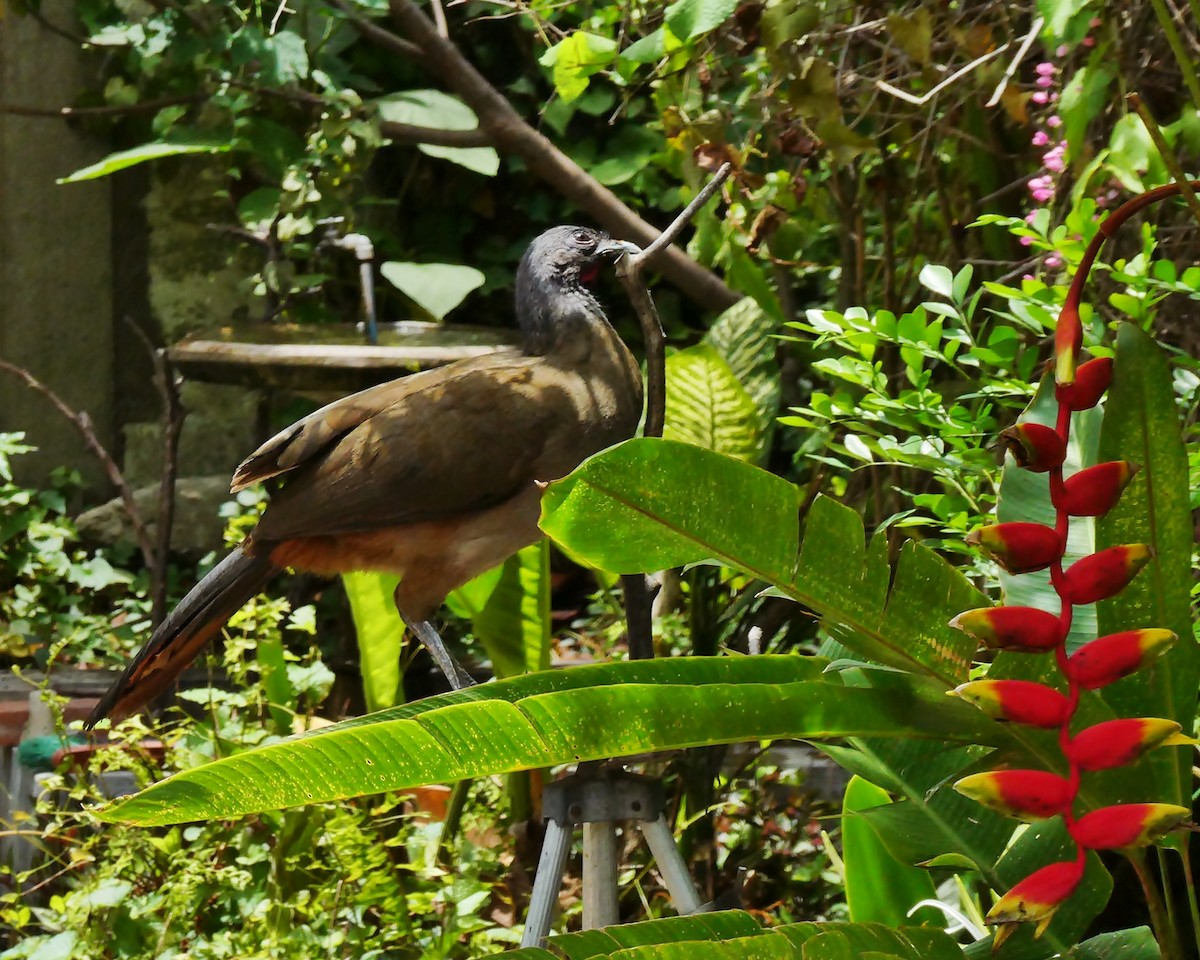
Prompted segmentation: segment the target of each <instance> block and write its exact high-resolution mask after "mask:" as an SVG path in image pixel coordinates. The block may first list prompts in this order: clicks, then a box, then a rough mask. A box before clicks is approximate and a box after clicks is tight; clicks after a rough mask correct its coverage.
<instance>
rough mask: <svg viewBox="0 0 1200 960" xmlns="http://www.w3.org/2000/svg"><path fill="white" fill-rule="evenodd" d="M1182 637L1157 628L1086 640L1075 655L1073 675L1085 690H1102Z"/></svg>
mask: <svg viewBox="0 0 1200 960" xmlns="http://www.w3.org/2000/svg"><path fill="white" fill-rule="evenodd" d="M1178 639H1179V638H1178V637H1177V636H1175V634H1174V633H1172V632H1171V631H1170V630H1161V629H1158V628H1155V627H1149V628H1146V629H1142V630H1124V631H1122V632H1121V633H1110V634H1109V635H1108V636H1106V637H1099V638H1097V639H1096V640H1093V641H1091V642H1090V643H1085V644H1084V645H1083V646H1082V647H1080V648H1079V649H1078V650H1076V651H1075V652H1074V653H1073V654H1072V655H1071V660H1070V670H1071V676H1072V677H1074V679H1075V682H1076V683H1078V684H1079V686H1081V687H1082V688H1083V689H1084V690H1099V689H1100V688H1101V687H1107V686H1108V685H1109V684H1110V683H1116V682H1117V681H1118V680H1120V679H1121V678H1122V677H1127V676H1129V675H1130V674H1131V673H1135V672H1136V671H1138V670H1140V669H1141V668H1142V667H1144V666H1145V665H1146V664H1148V663H1150V661H1152V660H1154V659H1155V658H1156V657H1159V656H1161V655H1162V654H1164V653H1166V651H1168V650H1170V649H1171V647H1172V646H1174V645H1175V641H1176V640H1178Z"/></svg>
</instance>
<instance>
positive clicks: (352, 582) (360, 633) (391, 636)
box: [342, 572, 404, 711]
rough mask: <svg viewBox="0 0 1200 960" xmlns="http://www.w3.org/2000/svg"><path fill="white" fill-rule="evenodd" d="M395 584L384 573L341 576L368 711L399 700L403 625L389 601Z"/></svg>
mask: <svg viewBox="0 0 1200 960" xmlns="http://www.w3.org/2000/svg"><path fill="white" fill-rule="evenodd" d="M399 582H400V578H399V577H396V576H392V575H391V574H387V573H363V572H355V573H344V574H342V586H343V587H345V589H346V596H347V597H348V598H349V600H350V614H351V616H352V617H353V618H354V632H355V635H356V637H357V639H358V662H359V669H360V670H361V672H362V681H363V698H364V699H365V700H366V702H367V709H368V710H372V711H374V710H382V709H384V708H385V707H390V706H392V705H393V704H394V703H395V702H396V700H397V699H398V698H399V696H400V645H401V643H403V640H404V622H403V621H402V620H401V619H400V614H399V613H398V612H397V611H396V604H395V601H394V600H393V598H392V593H393V591H394V590H395V589H396V584H397V583H399Z"/></svg>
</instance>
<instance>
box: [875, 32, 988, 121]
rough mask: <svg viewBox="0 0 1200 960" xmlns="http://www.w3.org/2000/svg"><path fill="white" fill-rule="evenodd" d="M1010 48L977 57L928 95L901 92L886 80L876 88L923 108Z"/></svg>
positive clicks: (878, 81) (877, 82) (879, 82)
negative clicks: (947, 88) (951, 86)
mask: <svg viewBox="0 0 1200 960" xmlns="http://www.w3.org/2000/svg"><path fill="white" fill-rule="evenodd" d="M1008 47H1009V44H1007V43H1005V44H1001V45H1000V46H998V47H997V48H996V49H995V50H989V51H988V52H987V53H985V54H984V55H983V56H982V57H976V58H975V59H974V60H972V61H971V62H970V63H968V64H967V65H966V66H965V67H960V68H959V69H958V70H955V71H954V72H953V73H952V74H950V76H948V77H946V79H945V80H943V81H941V82H940V83H939V84H937V86H935V87H933V88H932V89H930V90H929V91H928V92H927V93H923V94H922V95H921V96H919V97H918V96H916V95H915V94H912V93H909V92H908V91H906V90H901V89H900V88H899V87H893V86H892V85H891V84H890V83H888V82H887V81H886V80H876V81H875V86H876V87H878V88H879V89H880V90H882V91H883V92H884V93H890V94H891V95H892V96H893V97H897V98H898V99H900V100H903V101H905V102H906V103H912V104H915V105H916V106H918V107H923V106H924V105H925V104H927V103H928V102H929V101H930V100H932V99H933V98H934V97H936V96H937V95H938V94H939V93H941V92H942V91H943V90H945V89H946V87H948V86H950V85H951V84H952V83H954V81H955V80H959V79H961V78H962V77H965V76H966V75H967V74H968V73H970V72H971V71H972V70H974V69H975V68H976V67H981V66H983V64H985V63H987V62H988V61H989V60H991V59H992V58H993V57H998V56H1000V54H1002V53H1003V52H1004V51H1005V50H1007V49H1008Z"/></svg>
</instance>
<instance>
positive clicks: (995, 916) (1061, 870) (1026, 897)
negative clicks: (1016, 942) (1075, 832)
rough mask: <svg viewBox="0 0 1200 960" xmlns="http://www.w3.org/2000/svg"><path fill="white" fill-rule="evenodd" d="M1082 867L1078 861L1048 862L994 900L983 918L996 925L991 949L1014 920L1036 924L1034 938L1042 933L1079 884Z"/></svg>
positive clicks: (1001, 940) (1002, 938) (997, 945)
mask: <svg viewBox="0 0 1200 960" xmlns="http://www.w3.org/2000/svg"><path fill="white" fill-rule="evenodd" d="M1083 867H1084V863H1083V861H1082V860H1067V861H1064V862H1062V863H1052V864H1050V865H1049V866H1046V867H1042V868H1041V869H1040V870H1035V871H1034V872H1033V873H1031V874H1030V875H1029V876H1027V877H1026V878H1025V879H1024V880H1022V881H1021V882H1020V883H1018V884H1017V885H1016V886H1015V887H1013V888H1012V889H1011V890H1009V891H1008V893H1006V894H1005V895H1004V896H1002V897H1001V898H1000V899H999V900H997V901H996V904H995V906H993V907H992V909H991V910H989V911H988V915H987V917H986V918H985V919H986V922H987V923H989V924H991V925H993V926H995V925H1000V929H999V930H997V931H996V937H995V940H994V941H993V943H992V949H993V950H996V949H998V948H999V946H1000V945H1001V944H1002V943H1003V942H1004V941H1005V940H1007V939H1008V936H1009V934H1011V933H1012V932H1013V930H1015V929H1016V924H1018V923H1036V924H1037V927H1036V928H1035V929H1034V931H1033V935H1034V936H1035V937H1040V936H1041V935H1042V934H1043V933H1045V932H1046V927H1048V926H1050V921H1051V920H1052V919H1054V913H1055V911H1056V910H1058V908H1059V907H1061V906H1062V904H1063V901H1064V900H1066V899H1067V897H1069V896H1070V895H1071V894H1073V893H1074V892H1075V888H1076V887H1078V886H1079V881H1080V880H1082V879H1083Z"/></svg>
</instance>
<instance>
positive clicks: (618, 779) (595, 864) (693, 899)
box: [521, 763, 704, 947]
mask: <svg viewBox="0 0 1200 960" xmlns="http://www.w3.org/2000/svg"><path fill="white" fill-rule="evenodd" d="M665 807H666V803H665V801H664V799H663V790H662V781H660V780H655V779H652V778H650V777H643V776H638V775H637V774H633V773H627V772H626V771H625V770H623V769H620V768H604V767H601V766H600V765H599V764H593V763H588V764H581V765H580V767H579V769H578V770H577V771H576V772H575V773H573V774H572V775H571V776H569V777H566V778H564V779H562V780H558V781H556V782H554V783H552V784H550V785H549V786H547V787H546V788H545V791H544V792H543V794H542V809H543V811H544V814H545V818H546V839H545V840H544V842H543V843H542V855H541V857H540V858H539V859H538V866H537V875H536V877H535V878H534V883H533V896H532V897H531V898H530V901H529V914H528V916H527V917H526V919H525V935H524V936H523V937H522V938H521V946H523V947H537V946H541V945H542V943H543V942H544V941H545V939H546V936H547V934H549V932H550V923H551V921H552V920H553V919H554V910H555V907H556V906H557V905H558V891H559V888H560V887H561V885H562V880H563V872H564V870H565V869H566V866H567V855H568V854H569V853H570V852H571V840H572V838H573V836H574V834H575V825H576V824H582V825H583V926H584V929H585V930H590V929H592V928H594V927H605V926H610V925H612V924H614V923H617V922H618V919H619V916H618V913H617V824H618V822H620V821H622V820H632V821H635V822H636V823H637V825H638V827H639V828H640V829H641V831H642V836H643V837H645V839H646V845H647V846H648V847H649V848H650V853H651V854H652V855H653V856H654V860H655V862H656V863H657V864H658V871H659V873H660V874H661V875H662V878H663V883H664V884H666V887H667V892H668V893H669V894H670V895H671V902H672V903H673V904H674V905H675V909H676V910H677V911H678V912H679V914H680V915H681V916H682V915H684V914H689V913H699V912H701V910H703V909H704V906H703V905H702V904H701V902H700V897H699V896H698V895H697V893H696V887H695V885H694V884H693V883H692V878H691V876H690V875H689V874H688V870H687V864H686V863H684V861H683V856H682V854H680V852H679V848H678V847H676V846H675V838H674V837H673V836H672V835H671V828H670V827H669V826H668V825H667V819H666V816H665V815H664V810H665Z"/></svg>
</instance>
